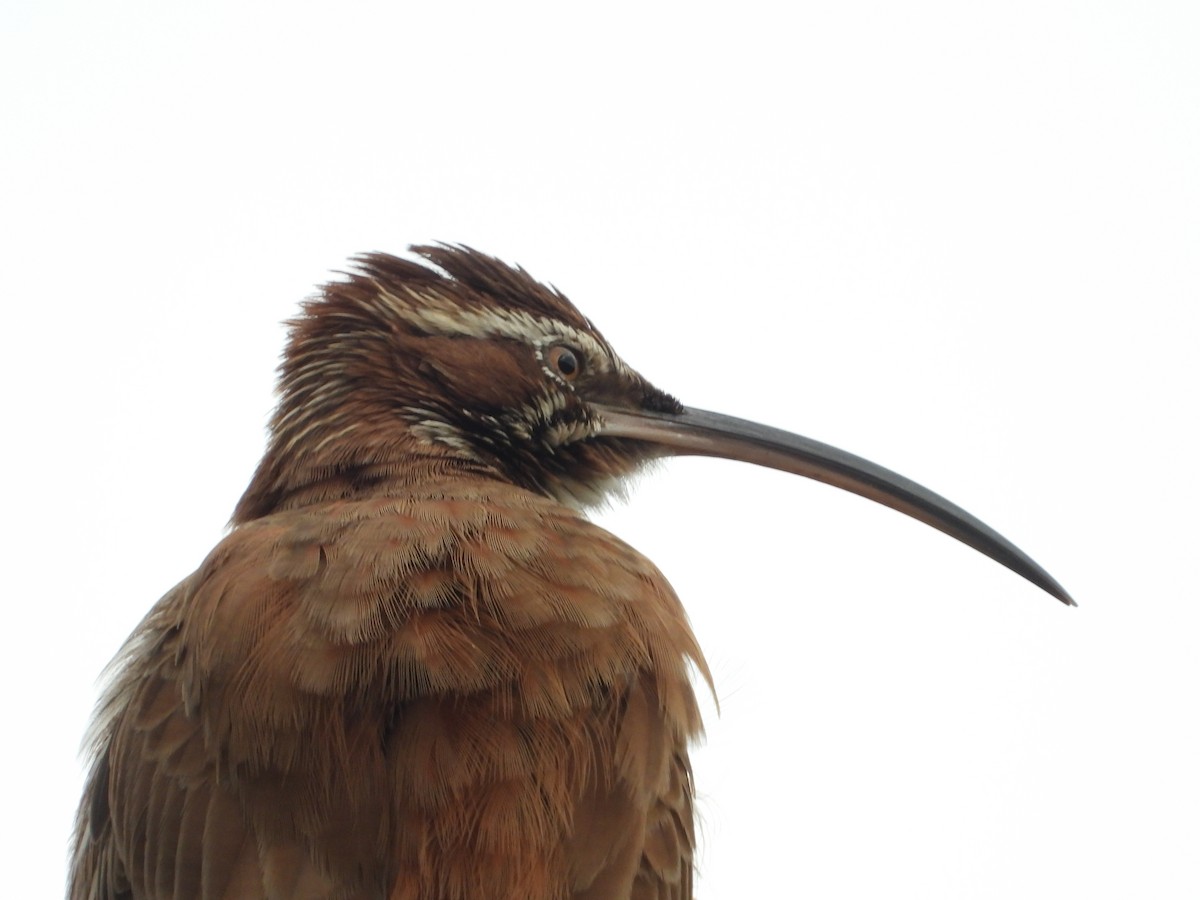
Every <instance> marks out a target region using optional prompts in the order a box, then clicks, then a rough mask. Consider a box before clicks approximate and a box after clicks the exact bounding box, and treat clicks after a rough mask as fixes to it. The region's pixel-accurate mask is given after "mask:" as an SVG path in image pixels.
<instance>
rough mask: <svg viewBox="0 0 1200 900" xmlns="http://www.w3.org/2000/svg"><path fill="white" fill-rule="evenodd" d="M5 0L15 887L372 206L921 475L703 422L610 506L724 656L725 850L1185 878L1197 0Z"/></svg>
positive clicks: (999, 884) (45, 893)
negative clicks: (794, 455)
mask: <svg viewBox="0 0 1200 900" xmlns="http://www.w3.org/2000/svg"><path fill="white" fill-rule="evenodd" d="M583 9H584V7H583V6H581V5H574V4H563V3H558V4H551V3H546V4H530V3H524V2H517V3H448V2H443V3H421V4H415V3H414V4H407V3H390V4H359V3H339V4H306V3H288V4H282V3H279V4H267V3H253V2H250V3H247V2H239V3H205V4H200V3H188V4H183V3H164V2H146V3H132V2H110V3H82V2H54V0H38V2H32V0H24V2H23V0H8V2H6V3H5V4H4V6H3V9H2V10H0V26H2V33H0V123H2V124H0V130H2V132H3V136H2V137H0V246H2V247H3V251H2V253H0V292H2V293H0V296H2V297H3V301H4V306H5V322H6V325H5V327H4V335H5V341H4V343H5V352H4V353H3V354H2V356H0V365H2V366H3V378H4V383H5V384H6V392H5V394H6V405H7V416H6V420H7V423H8V424H7V427H6V429H5V433H6V438H5V440H4V442H3V450H2V451H0V452H2V453H3V455H4V459H5V463H6V465H5V471H6V472H7V473H8V481H7V488H6V497H7V502H6V504H5V506H6V511H7V515H6V516H5V517H4V524H3V529H4V535H3V545H4V548H5V559H6V577H5V579H4V584H5V587H4V589H3V595H4V602H5V607H6V610H7V613H6V615H7V616H8V625H7V628H6V630H5V634H6V635H7V638H8V640H7V647H6V651H5V653H4V654H3V655H2V657H0V660H2V661H0V665H3V667H4V670H3V682H2V683H3V688H2V689H3V690H4V691H5V694H6V696H5V697H4V700H3V702H4V708H5V709H6V711H7V715H8V725H7V727H6V731H5V739H4V741H3V744H4V749H3V750H0V753H2V754H4V756H5V757H6V759H5V763H6V765H5V766H4V771H5V772H6V773H7V774H6V776H5V779H4V790H5V794H4V804H3V805H4V807H5V809H6V810H7V813H6V815H5V816H3V817H2V821H0V829H2V830H3V834H2V835H0V845H3V846H4V847H5V848H6V855H7V857H8V859H9V860H10V862H9V864H8V865H7V866H6V870H7V874H6V876H5V885H6V887H5V892H6V893H7V894H9V895H10V896H14V897H30V898H32V897H58V896H59V895H60V894H61V890H62V887H61V885H62V879H63V872H64V870H65V864H64V858H65V852H66V850H65V845H66V841H67V835H68V832H69V828H70V821H71V817H72V816H73V812H74V806H75V803H76V802H77V798H78V794H79V790H80V785H81V770H80V764H79V762H78V757H77V748H78V745H79V740H80V737H81V735H82V733H83V730H84V728H85V725H86V722H87V719H88V715H89V711H90V708H91V706H92V704H93V702H94V700H95V696H96V678H97V675H98V673H99V672H100V670H101V668H102V667H103V666H104V664H105V663H106V661H107V660H108V659H109V658H110V657H111V656H112V654H113V653H114V652H115V651H116V649H117V647H118V646H119V644H120V642H121V640H122V639H123V638H124V636H125V635H126V634H127V633H128V632H129V631H130V629H132V628H133V626H134V625H135V624H136V623H137V621H138V620H139V619H140V618H141V616H142V615H143V614H144V613H145V611H146V610H147V609H148V608H149V607H150V605H151V604H152V603H153V602H154V601H155V599H157V598H158V597H159V596H160V595H161V594H162V593H163V592H164V591H166V590H167V589H168V588H170V587H171V586H172V585H173V584H174V583H175V582H176V581H178V580H179V579H180V578H182V577H184V576H185V575H186V574H188V573H189V572H190V571H191V570H192V569H193V568H194V567H195V566H196V565H197V564H198V563H199V562H200V560H201V559H202V558H203V557H204V556H205V554H206V553H207V552H208V550H209V549H210V547H211V546H212V545H213V544H214V543H215V542H216V541H217V540H218V539H219V538H220V536H221V535H222V533H223V529H224V527H225V522H226V521H227V519H228V517H229V514H230V512H231V510H232V508H233V506H234V504H235V502H236V501H237V498H238V496H239V494H240V492H241V490H242V489H243V488H244V486H245V484H246V482H247V480H248V478H249V476H250V473H251V471H252V469H253V467H254V464H255V462H256V460H257V458H258V455H259V453H260V452H261V449H262V446H263V437H264V425H265V422H266V418H267V416H268V414H269V412H270V409H271V405H272V402H273V399H272V393H271V392H272V384H273V378H274V373H273V370H274V366H275V364H276V361H277V358H278V354H279V351H280V349H281V346H282V342H283V330H282V327H281V326H280V324H279V323H280V322H281V320H283V319H284V318H286V317H287V316H289V315H291V314H292V313H293V312H294V311H295V309H296V304H297V302H298V301H299V300H301V299H302V298H303V297H305V296H306V295H308V294H309V293H310V292H311V291H312V290H313V288H314V286H315V285H317V284H319V283H320V282H322V281H323V280H325V279H327V278H329V277H331V273H333V272H334V271H336V270H337V269H339V268H340V267H343V266H344V265H345V259H346V258H347V257H348V256H349V255H351V254H353V253H355V252H359V251H365V250H390V251H393V252H401V251H403V250H404V248H405V247H406V246H407V245H408V244H410V243H415V242H423V241H429V240H448V241H461V242H466V243H468V244H471V245H474V246H476V247H478V248H480V249H483V250H486V251H488V252H491V253H493V254H496V255H499V256H501V257H503V258H505V259H508V260H510V261H514V262H517V263H520V264H521V265H523V266H524V267H526V268H527V269H529V270H530V271H531V272H532V273H533V274H534V275H536V276H538V277H539V278H542V279H544V280H548V281H551V282H553V283H554V284H556V285H557V286H558V287H560V288H561V289H562V290H564V291H565V292H566V293H567V294H568V295H569V296H571V298H572V299H573V300H574V301H575V302H576V303H577V304H578V305H579V306H580V307H581V308H582V309H583V310H584V311H585V312H586V313H587V314H588V315H589V316H591V317H592V319H593V320H594V321H595V322H596V323H597V325H598V326H599V327H600V328H601V329H602V330H604V331H605V333H606V335H607V336H608V338H609V339H610V340H611V341H612V343H613V344H614V345H615V346H616V347H617V348H618V349H619V350H620V351H621V352H622V354H623V355H624V357H625V358H626V360H628V361H629V362H630V363H631V364H632V365H634V366H635V367H637V368H639V369H640V370H641V371H642V372H643V373H644V374H646V375H647V376H648V377H649V378H651V379H652V380H653V381H655V382H656V383H658V384H659V385H660V386H662V387H664V388H665V389H667V390H670V391H671V392H673V393H675V394H676V395H677V396H679V397H680V398H681V399H683V400H684V401H685V402H687V403H689V404H693V405H696V406H701V407H706V408H712V409H717V410H721V411H724V412H729V413H734V414H737V415H741V416H745V417H749V418H753V419H757V420H760V421H764V422H768V423H770V424H773V425H777V426H780V427H783V428H788V429H791V430H795V431H797V432H800V433H803V434H807V435H809V436H812V437H816V438H819V439H821V440H824V441H828V442H830V443H833V444H836V445H838V446H841V447H844V448H846V449H848V450H850V451H852V452H855V453H858V454H861V455H863V456H866V457H868V458H870V459H873V460H875V461H877V462H879V463H882V464H883V465H886V466H888V467H890V468H893V469H896V470H897V471H900V472H902V473H904V474H905V475H908V476H910V477H912V478H914V479H916V480H918V481H921V482H923V483H925V484H927V485H928V486H929V487H931V488H933V489H934V490H936V491H938V492H940V493H943V494H945V495H946V496H948V497H949V498H950V499H952V500H954V501H955V502H957V503H959V504H961V505H962V506H964V507H966V508H967V509H969V510H971V511H972V512H973V513H975V514H976V515H978V516H979V517H981V518H982V519H984V520H985V521H987V522H988V523H989V524H991V525H993V526H994V527H995V528H997V529H998V530H999V531H1000V532H1002V533H1003V534H1005V535H1007V536H1008V537H1010V538H1011V539H1012V540H1014V541H1015V542H1016V543H1017V544H1019V545H1020V546H1021V547H1022V548H1024V549H1025V550H1026V551H1028V552H1029V553H1030V554H1031V555H1032V556H1033V557H1034V558H1035V559H1037V560H1038V561H1039V562H1041V563H1042V564H1043V565H1045V566H1046V567H1047V568H1048V569H1049V570H1050V571H1051V572H1052V573H1053V574H1054V575H1055V576H1056V577H1057V578H1058V579H1059V580H1060V581H1061V582H1062V583H1063V584H1064V585H1065V586H1066V587H1067V589H1068V590H1070V591H1071V592H1072V593H1073V594H1074V595H1075V596H1076V598H1077V599H1078V600H1079V603H1080V608H1079V609H1077V610H1070V609H1067V608H1065V607H1062V606H1061V605H1060V604H1058V603H1057V602H1055V601H1053V600H1052V599H1050V598H1049V597H1048V596H1046V595H1045V594H1043V593H1041V592H1040V591H1039V590H1037V589H1036V588H1034V587H1032V586H1031V585H1029V584H1027V583H1025V582H1024V581H1022V580H1021V579H1020V578H1018V577H1017V576H1015V575H1012V574H1011V573H1009V572H1008V571H1007V570H1005V569H1003V568H1002V567H1000V566H998V565H996V564H995V563H993V562H991V561H989V560H987V559H985V558H984V557H982V556H980V555H979V554H977V553H974V552H973V551H971V550H968V549H967V548H965V547H963V546H961V545H959V544H957V543H955V542H954V541H951V540H950V539H948V538H945V537H944V536H942V535H939V534H937V533H935V532H933V531H932V530H930V529H927V528H925V527H923V526H921V525H919V524H917V523H915V522H912V521H911V520H908V519H905V518H904V517H902V516H899V515H897V514H895V513H894V512H891V511H890V510H886V509H883V508H881V507H877V506H875V505H873V504H870V503H868V502H866V501H863V500H861V499H859V498H856V497H853V496H850V495H848V494H844V493H841V492H839V491H836V490H833V489H831V488H828V487H825V486H822V485H817V484H814V483H811V482H807V481H804V480H802V479H799V478H795V477H791V476H787V475H782V474H779V473H775V472H767V471H763V470H755V469H752V468H750V467H747V466H743V465H739V464H734V463H725V462H718V461H702V460H686V461H679V462H674V463H670V464H668V465H664V466H662V467H661V468H660V469H659V470H658V471H656V472H654V473H652V474H651V475H650V476H648V477H646V478H644V479H642V480H641V481H640V483H639V484H638V485H637V487H636V490H635V491H634V494H633V499H632V501H631V502H630V503H629V504H628V505H625V506H620V507H618V508H615V509H613V510H611V511H610V512H606V513H604V514H603V515H601V516H600V519H601V521H602V522H603V523H604V524H605V525H606V526H607V527H609V528H611V529H612V530H613V531H615V532H617V533H618V534H620V535H621V536H622V537H624V538H625V539H627V540H628V541H630V542H631V543H632V544H634V545H635V546H637V547H638V548H639V549H641V550H642V551H643V552H645V553H646V554H647V555H648V556H649V557H650V558H651V559H653V560H655V562H657V563H658V564H659V566H660V567H661V568H662V569H663V570H664V571H665V572H666V574H667V575H668V576H669V577H670V578H671V580H672V582H673V583H674V585H675V586H676V588H677V590H678V591H679V593H680V595H681V596H682V597H683V599H684V602H685V604H686V605H687V607H688V609H689V610H690V612H691V615H692V617H693V622H694V625H695V628H696V631H697V634H698V636H699V638H700V641H701V643H702V645H703V646H704V648H705V649H706V651H707V654H708V658H709V661H710V663H711V666H712V668H713V671H714V674H715V675H716V680H717V689H718V694H719V697H720V702H721V714H720V716H719V717H718V715H717V713H716V712H715V711H713V710H711V709H710V710H709V712H708V714H707V721H708V739H707V743H706V744H705V746H704V747H703V748H701V749H699V750H697V752H696V753H695V766H696V777H697V781H698V785H699V792H700V809H701V813H702V816H703V822H704V824H703V849H702V852H701V860H700V864H701V880H700V882H699V893H700V895H701V896H703V897H706V898H733V897H752V896H779V897H791V896H795V897H802V896H803V897H821V898H860V897H885V896H886V897H903V898H909V897H911V898H923V900H927V898H963V897H972V898H996V900H1000V898H1013V897H1022V898H1051V897H1053V898H1062V897H1089V898H1094V897H1133V896H1142V897H1156V898H1172V897H1195V896H1198V895H1200V865H1198V864H1197V856H1196V854H1197V850H1196V848H1197V847H1198V846H1200V814H1198V810H1200V762H1198V760H1200V725H1198V724H1197V705H1198V704H1197V698H1196V694H1197V687H1198V686H1200V654H1198V653H1197V644H1198V642H1200V629H1198V626H1200V596H1198V594H1200V590H1198V589H1197V567H1196V564H1195V560H1196V558H1197V546H1198V539H1200V534H1198V533H1197V532H1198V529H1197V525H1196V508H1197V504H1198V503H1200V489H1198V484H1197V481H1198V478H1197V459H1198V458H1200V446H1198V443H1200V442H1198V441H1197V434H1196V432H1197V427H1198V424H1200V422H1198V418H1200V417H1198V416H1197V393H1198V390H1200V371H1198V370H1200V366H1198V364H1197V343H1198V341H1200V312H1198V309H1200V64H1198V62H1197V59H1198V56H1197V47H1200V6H1197V4H1195V3H1194V2H1178V3H1163V2H1160V3H1155V2H1140V3H1132V2H1130V3H1115V2H1089V3H1063V2H1053V0H1050V2H1047V0H1039V2H1006V3H992V4H981V3H971V4H968V3H950V2H948V3H930V2H912V3H882V2H881V3H855V2H839V3H805V2H797V3H786V4H785V3H776V4H766V3H754V2H743V3H740V4H737V5H736V6H735V5H733V4H705V3H689V4H655V3H638V4H623V3H608V4H605V5H603V6H594V7H589V8H588V9H590V10H591V11H590V12H583V11H582V10H583Z"/></svg>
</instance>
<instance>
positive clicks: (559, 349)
mask: <svg viewBox="0 0 1200 900" xmlns="http://www.w3.org/2000/svg"><path fill="white" fill-rule="evenodd" d="M546 359H547V361H548V362H549V363H550V368H551V369H552V370H554V371H555V372H557V373H558V374H559V375H561V376H562V377H563V378H564V379H565V380H567V381H574V380H575V378H576V376H577V375H579V371H580V369H582V368H583V362H582V359H581V354H580V353H579V351H578V350H573V349H571V348H570V347H565V346H563V345H562V344H558V345H556V346H554V347H551V348H550V352H549V353H547V354H546Z"/></svg>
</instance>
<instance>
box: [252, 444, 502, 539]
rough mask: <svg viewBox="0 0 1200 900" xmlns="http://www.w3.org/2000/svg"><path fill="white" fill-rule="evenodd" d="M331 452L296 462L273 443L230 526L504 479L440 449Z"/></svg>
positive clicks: (395, 447)
mask: <svg viewBox="0 0 1200 900" xmlns="http://www.w3.org/2000/svg"><path fill="white" fill-rule="evenodd" d="M327 449H328V452H325V453H321V454H307V455H305V456H295V455H293V454H289V453H288V452H287V450H286V448H285V447H282V446H280V445H279V443H278V442H272V445H271V446H269V447H268V449H267V453H266V454H265V455H264V457H263V459H262V462H261V463H259V466H258V469H257V471H256V472H255V473H254V477H253V478H252V479H251V481H250V484H249V486H248V487H247V488H246V492H245V493H244V494H243V495H242V498H241V500H239V501H238V505H237V508H236V509H235V510H234V514H233V518H232V520H231V524H233V525H240V524H242V523H244V522H248V521H251V520H253V519H259V518H262V517H263V516H267V515H270V514H272V513H276V512H283V511H285V510H291V509H299V508H302V507H307V506H314V505H318V504H322V503H331V502H334V501H339V500H365V499H368V498H372V497H388V496H397V495H400V494H405V493H409V492H411V491H412V490H413V489H414V488H416V487H419V486H420V485H423V484H430V483H433V482H439V481H445V480H446V479H447V478H455V479H459V478H463V477H469V478H481V479H489V480H494V479H497V478H499V477H500V475H499V472H498V471H496V470H493V469H492V468H490V467H488V466H487V465H485V464H484V463H481V462H479V461H477V460H473V459H467V458H464V457H462V456H459V455H456V454H453V453H451V452H447V451H446V450H444V449H443V448H439V447H436V446H428V445H419V446H414V442H412V441H410V440H402V441H393V442H389V443H383V444H381V445H377V446H374V447H362V446H359V447H357V448H356V452H354V453H339V452H337V448H336V447H330V448H327Z"/></svg>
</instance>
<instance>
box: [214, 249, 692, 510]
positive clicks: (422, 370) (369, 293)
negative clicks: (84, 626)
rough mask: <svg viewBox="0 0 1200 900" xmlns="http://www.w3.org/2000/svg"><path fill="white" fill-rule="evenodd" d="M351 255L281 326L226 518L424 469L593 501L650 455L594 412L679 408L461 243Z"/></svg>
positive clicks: (541, 297)
mask: <svg viewBox="0 0 1200 900" xmlns="http://www.w3.org/2000/svg"><path fill="white" fill-rule="evenodd" d="M412 252H413V254H414V255H415V256H416V257H417V258H418V259H419V260H420V261H419V262H418V261H413V260H408V259H401V258H398V257H395V256H390V255H387V254H383V253H372V254H368V255H364V256H361V257H358V258H357V259H356V260H355V262H356V264H357V265H356V268H355V270H354V271H353V272H352V273H350V274H349V275H348V277H347V279H346V280H344V281H338V282H334V283H332V284H329V285H327V286H325V288H324V289H323V290H322V292H321V294H320V295H319V296H317V297H316V298H314V299H312V300H309V301H308V302H306V303H305V304H304V309H303V314H302V315H301V316H300V317H298V318H297V319H295V320H293V321H292V322H291V335H290V340H289V342H288V346H287V350H286V352H285V354H284V359H283V363H282V365H281V366H280V376H281V377H280V385H279V393H280V403H279V408H278V410H277V412H276V414H275V416H274V418H273V419H272V422H271V441H270V446H269V448H268V452H267V456H266V458H265V459H264V461H263V465H262V466H261V467H260V469H259V472H258V474H257V475H256V476H255V482H254V483H253V484H252V485H251V488H250V490H248V491H247V494H246V496H245V497H244V498H243V500H242V503H241V504H240V505H239V507H238V511H237V514H236V515H235V521H242V520H245V519H249V518H256V517H258V516H261V515H263V514H265V513H268V512H271V511H273V510H275V509H279V508H286V507H288V506H291V505H300V504H303V503H306V502H311V500H313V499H325V498H327V497H329V496H332V495H340V496H347V495H353V494H354V493H355V492H356V491H358V490H370V489H373V488H374V486H375V485H376V484H378V483H379V482H380V481H388V482H391V481H394V480H396V479H397V478H400V479H403V478H404V477H405V476H406V474H408V472H407V470H412V474H413V475H414V476H417V475H421V474H424V473H425V472H426V471H427V469H426V468H423V467H428V466H432V467H434V468H437V469H442V470H445V469H447V468H459V469H470V470H476V471H479V472H483V473H488V474H490V475H492V476H494V477H498V478H502V479H505V480H507V481H510V482H512V483H515V484H518V485H520V486H522V487H525V488H528V489H529V490H533V491H537V492H539V493H542V494H546V495H548V496H551V497H554V498H556V499H558V500H560V501H562V502H564V503H568V504H571V505H575V506H587V505H591V504H594V503H596V502H598V501H600V500H601V499H603V497H604V496H605V494H607V493H608V492H609V491H610V490H611V489H612V488H613V487H614V486H615V485H616V484H618V483H619V481H620V479H621V478H622V477H623V476H625V475H628V474H630V473H631V472H632V471H634V470H635V469H636V468H638V466H639V465H640V464H641V463H642V462H644V461H645V460H647V459H649V458H651V457H653V456H654V455H661V454H656V447H655V445H652V444H646V443H644V442H641V441H637V440H620V439H611V438H610V439H605V438H603V437H602V436H601V432H602V430H603V426H604V417H603V415H602V412H601V411H602V410H604V409H609V408H611V409H628V410H634V411H645V412H649V413H664V414H678V413H680V412H681V411H682V409H683V407H682V406H681V405H680V403H679V401H677V400H676V399H675V398H673V397H671V396H670V395H668V394H666V393H664V392H663V391H661V390H659V389H658V388H656V387H654V386H653V385H651V384H650V383H649V382H648V381H647V380H646V379H645V378H643V377H642V376H641V375H639V374H638V373H637V372H635V371H634V370H633V369H631V368H630V367H629V366H628V365H626V364H625V363H624V362H623V361H622V360H621V358H620V357H619V356H618V355H617V354H616V352H615V351H614V350H613V349H612V347H611V346H610V345H609V343H608V342H607V341H606V340H605V339H604V337H603V335H601V334H600V332H599V331H597V330H596V328H595V327H594V326H593V325H592V323H591V322H590V321H588V319H587V318H585V317H584V316H583V315H582V314H581V313H580V312H579V311H578V310H577V309H576V308H575V307H574V306H573V305H572V304H571V302H570V301H569V300H567V298H566V297H564V296H563V295H562V294H561V293H559V292H558V291H557V290H555V289H553V288H551V287H547V286H545V285H543V284H540V283H539V282H537V281H536V280H534V279H533V278H532V277H530V276H529V275H528V273H526V272H525V271H524V270H522V269H519V268H514V267H510V266H508V265H506V264H504V263H502V262H500V261H499V260H497V259H494V258H493V257H490V256H487V255H485V254H482V253H479V252H477V251H474V250H470V249H468V248H465V247H457V246H446V245H437V246H423V247H414V248H412Z"/></svg>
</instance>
